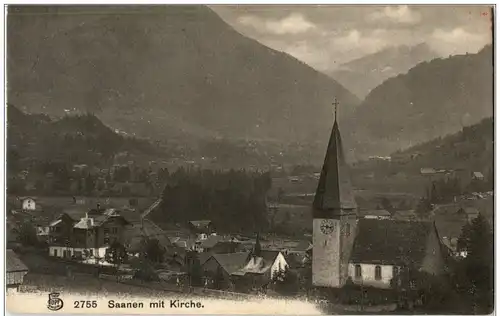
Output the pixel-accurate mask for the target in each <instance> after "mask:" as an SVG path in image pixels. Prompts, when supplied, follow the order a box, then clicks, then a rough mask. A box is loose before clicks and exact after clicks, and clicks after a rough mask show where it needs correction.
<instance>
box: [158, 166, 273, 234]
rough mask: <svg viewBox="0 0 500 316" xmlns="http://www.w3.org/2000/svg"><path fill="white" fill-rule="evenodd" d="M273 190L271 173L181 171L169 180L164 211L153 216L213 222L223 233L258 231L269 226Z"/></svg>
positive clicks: (167, 220)
mask: <svg viewBox="0 0 500 316" xmlns="http://www.w3.org/2000/svg"><path fill="white" fill-rule="evenodd" d="M270 188H271V177H270V174H269V173H257V172H247V171H245V170H238V171H237V170H230V171H212V170H184V169H179V170H178V171H176V172H175V173H174V174H172V175H171V176H170V177H169V181H168V182H167V185H166V186H165V189H164V191H163V193H162V198H163V201H162V204H161V205H160V211H157V212H154V213H153V214H152V216H153V219H154V220H156V221H160V222H173V223H186V222H187V221H190V220H199V219H210V220H212V221H213V222H214V224H215V226H216V227H217V228H218V229H219V230H221V231H227V232H234V231H238V230H239V231H242V232H243V231H251V232H254V231H255V230H256V229H257V228H259V229H261V228H262V227H268V220H267V205H266V196H267V192H268V191H269V189H270Z"/></svg>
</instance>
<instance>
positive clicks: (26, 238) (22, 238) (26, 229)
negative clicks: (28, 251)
mask: <svg viewBox="0 0 500 316" xmlns="http://www.w3.org/2000/svg"><path fill="white" fill-rule="evenodd" d="M18 231H19V236H18V238H19V242H20V243H21V244H22V245H23V246H36V245H38V237H37V235H36V229H35V228H34V227H33V225H31V224H29V223H22V224H21V225H20V226H19V228H18Z"/></svg>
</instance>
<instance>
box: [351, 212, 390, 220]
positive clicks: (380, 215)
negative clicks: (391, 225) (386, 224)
mask: <svg viewBox="0 0 500 316" xmlns="http://www.w3.org/2000/svg"><path fill="white" fill-rule="evenodd" d="M358 213H359V217H360V218H366V219H389V218H391V213H389V211H387V210H359V211H358Z"/></svg>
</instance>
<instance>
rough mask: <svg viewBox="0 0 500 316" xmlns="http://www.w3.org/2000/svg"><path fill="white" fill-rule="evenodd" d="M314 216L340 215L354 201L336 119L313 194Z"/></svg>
mask: <svg viewBox="0 0 500 316" xmlns="http://www.w3.org/2000/svg"><path fill="white" fill-rule="evenodd" d="M313 209H314V213H315V217H316V216H319V217H321V216H320V215H324V214H325V212H324V211H329V212H327V214H332V213H333V214H335V215H342V214H346V213H352V212H353V211H352V210H354V209H356V202H355V201H354V195H353V192H352V187H351V180H350V177H349V167H348V165H347V163H346V161H345V157H344V152H343V148H342V140H341V137H340V131H339V126H338V124H337V121H336V120H335V123H334V124H333V129H332V133H331V135H330V141H329V142H328V148H327V151H326V155H325V161H324V163H323V168H322V170H321V175H320V178H319V183H318V188H317V189H316V195H315V196H314V202H313ZM322 213H323V214H322Z"/></svg>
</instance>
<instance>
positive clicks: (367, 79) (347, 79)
mask: <svg viewBox="0 0 500 316" xmlns="http://www.w3.org/2000/svg"><path fill="white" fill-rule="evenodd" d="M436 57H438V55H437V54H436V53H434V52H433V51H432V50H431V49H430V47H429V46H428V45H427V44H425V43H422V44H418V45H415V46H404V45H403V46H392V47H388V48H385V49H383V50H381V51H378V52H376V53H374V54H369V55H366V56H363V57H361V58H358V59H355V60H352V61H349V62H347V63H344V64H342V65H341V66H340V67H339V68H338V69H336V70H335V71H333V72H331V73H330V74H329V75H330V76H331V77H332V78H334V79H335V80H337V81H338V82H339V83H341V84H342V85H343V86H344V87H346V88H347V89H349V91H351V92H353V93H354V94H355V95H356V96H358V97H359V98H360V99H364V98H365V97H366V95H367V94H368V93H369V92H370V91H371V90H372V89H373V88H375V87H376V86H378V85H380V84H381V83H382V82H384V81H385V80H387V79H389V78H392V77H395V76H397V75H399V74H403V73H406V72H407V71H408V70H410V69H411V68H412V67H414V66H416V65H417V64H419V63H421V62H424V61H429V60H432V59H434V58H436Z"/></svg>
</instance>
